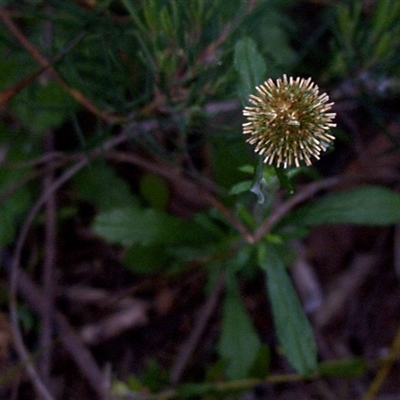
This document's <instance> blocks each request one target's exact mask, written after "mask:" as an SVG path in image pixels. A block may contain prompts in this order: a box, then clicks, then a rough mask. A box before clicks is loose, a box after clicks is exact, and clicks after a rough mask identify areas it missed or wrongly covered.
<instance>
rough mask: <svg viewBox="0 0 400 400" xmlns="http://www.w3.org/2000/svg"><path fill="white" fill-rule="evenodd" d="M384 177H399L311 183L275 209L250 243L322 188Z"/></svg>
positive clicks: (337, 178) (340, 179)
mask: <svg viewBox="0 0 400 400" xmlns="http://www.w3.org/2000/svg"><path fill="white" fill-rule="evenodd" d="M383 179H386V180H393V179H398V175H397V174H395V175H393V174H391V175H376V176H364V175H357V176H337V177H333V178H327V179H323V180H320V181H317V182H313V183H310V184H308V185H306V186H305V187H304V188H302V189H301V190H299V191H298V192H297V194H295V195H294V196H293V197H291V198H289V200H287V201H286V202H284V203H282V204H281V205H279V206H278V207H277V208H276V209H275V210H273V211H272V213H271V214H270V215H269V217H268V218H267V219H266V220H265V222H264V223H263V224H262V225H261V226H260V227H259V228H258V229H257V230H256V232H255V233H254V235H253V236H252V237H251V241H250V242H249V243H257V242H259V241H260V240H261V239H262V238H263V237H265V235H266V234H267V233H268V232H270V230H271V229H272V228H273V227H274V226H275V225H276V224H277V223H278V222H279V221H280V220H281V219H282V218H283V217H284V216H285V215H286V214H288V213H289V212H290V211H291V210H292V209H293V208H294V207H296V206H297V205H298V204H300V203H303V202H304V201H306V200H309V199H310V198H311V197H313V196H314V195H316V194H317V193H318V192H320V191H322V190H326V189H330V188H332V187H335V186H339V185H344V184H349V183H359V182H371V181H372V182H373V181H378V182H379V181H381V180H383Z"/></svg>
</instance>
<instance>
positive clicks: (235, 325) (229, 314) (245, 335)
mask: <svg viewBox="0 0 400 400" xmlns="http://www.w3.org/2000/svg"><path fill="white" fill-rule="evenodd" d="M218 347H219V352H220V354H221V356H222V357H223V358H224V359H226V360H227V362H228V364H227V371H226V374H227V377H228V378H229V379H232V380H234V379H244V378H247V377H248V376H249V372H250V369H251V367H252V366H253V364H254V362H255V360H256V357H257V354H258V351H259V349H260V347H261V342H260V339H259V338H258V335H257V332H256V331H255V329H254V326H253V324H252V323H251V321H250V318H249V316H248V314H247V312H246V309H245V308H244V305H243V302H242V300H241V296H240V291H239V287H238V284H237V281H236V278H235V275H234V274H233V273H231V274H229V275H228V276H227V286H226V296H225V303H224V309H223V315H222V324H221V337H220V341H219V346H218Z"/></svg>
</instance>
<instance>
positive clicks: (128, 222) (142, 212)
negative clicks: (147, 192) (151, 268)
mask: <svg viewBox="0 0 400 400" xmlns="http://www.w3.org/2000/svg"><path fill="white" fill-rule="evenodd" d="M93 229H94V231H95V232H96V233H97V234H98V235H99V236H101V237H103V238H104V239H106V240H108V241H109V242H111V243H116V244H120V245H122V246H130V245H132V244H134V243H138V244H141V245H167V244H174V243H195V244H201V243H205V242H209V241H212V240H213V235H210V232H208V231H206V230H205V229H204V228H202V227H201V226H199V225H198V224H195V223H192V222H190V221H187V220H183V219H180V218H177V217H174V216H172V215H169V214H166V213H164V212H160V211H155V210H152V209H142V208H139V207H135V206H132V207H125V208H116V209H113V210H110V211H106V212H103V213H100V214H99V215H98V216H97V217H96V219H95V221H94V225H93Z"/></svg>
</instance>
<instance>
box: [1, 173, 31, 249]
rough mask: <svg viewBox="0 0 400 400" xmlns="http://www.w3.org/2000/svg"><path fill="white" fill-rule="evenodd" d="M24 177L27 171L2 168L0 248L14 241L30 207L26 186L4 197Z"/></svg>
mask: <svg viewBox="0 0 400 400" xmlns="http://www.w3.org/2000/svg"><path fill="white" fill-rule="evenodd" d="M24 176H26V170H23V169H11V168H7V167H2V168H0V248H1V247H3V246H5V245H6V244H9V243H10V242H12V241H13V239H14V237H15V233H16V230H17V226H18V222H19V219H20V217H21V216H22V215H23V213H24V212H25V211H26V210H27V209H28V207H29V205H30V193H29V190H28V189H27V188H26V187H25V186H23V187H21V188H19V189H18V190H16V191H15V192H14V193H12V194H11V195H10V196H8V197H5V198H3V197H2V195H4V194H5V193H7V190H8V189H9V188H10V187H11V186H12V185H13V184H16V183H17V182H18V181H19V180H20V179H23V178H24Z"/></svg>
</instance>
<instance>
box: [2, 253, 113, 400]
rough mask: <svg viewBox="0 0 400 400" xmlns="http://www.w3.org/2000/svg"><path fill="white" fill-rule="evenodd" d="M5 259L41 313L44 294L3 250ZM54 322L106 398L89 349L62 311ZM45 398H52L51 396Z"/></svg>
mask: <svg viewBox="0 0 400 400" xmlns="http://www.w3.org/2000/svg"><path fill="white" fill-rule="evenodd" d="M3 261H4V262H3V263H4V267H5V269H6V271H7V272H8V273H9V274H11V273H15V269H16V273H17V275H18V282H17V287H18V291H19V293H20V294H21V296H22V297H23V298H24V300H25V301H26V302H27V304H29V306H30V307H31V308H32V310H34V311H35V312H36V313H38V314H39V315H41V314H42V309H43V305H44V295H43V293H42V291H41V290H40V289H39V288H38V286H37V285H36V284H35V283H34V282H33V281H32V280H31V278H30V277H29V276H28V275H27V274H26V273H25V272H24V271H23V270H21V269H20V268H19V267H17V268H15V262H14V259H12V258H11V256H10V255H9V254H7V253H6V252H5V251H3ZM13 271H14V272H13ZM54 323H55V326H56V330H57V333H58V335H59V338H60V341H61V342H62V344H63V346H64V347H65V348H66V350H67V351H68V352H69V354H70V355H71V358H72V359H73V360H74V361H75V362H76V364H77V365H78V367H79V369H80V370H81V372H82V374H83V375H84V376H85V377H86V378H87V379H88V381H89V383H90V384H91V386H92V388H93V391H94V392H95V393H97V395H98V396H99V398H100V399H106V398H107V395H106V393H105V390H104V386H105V385H104V379H103V374H102V372H101V370H100V369H99V368H98V366H97V364H96V362H95V360H94V359H93V356H92V355H91V353H90V352H89V350H88V349H87V348H86V346H84V345H83V344H82V341H81V340H80V338H79V336H78V335H77V334H76V333H75V331H74V330H73V329H72V327H71V326H70V325H69V323H68V321H67V319H66V318H65V316H64V315H63V314H62V313H61V312H58V311H56V312H55V314H54ZM45 398H46V399H51V396H50V397H45Z"/></svg>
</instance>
